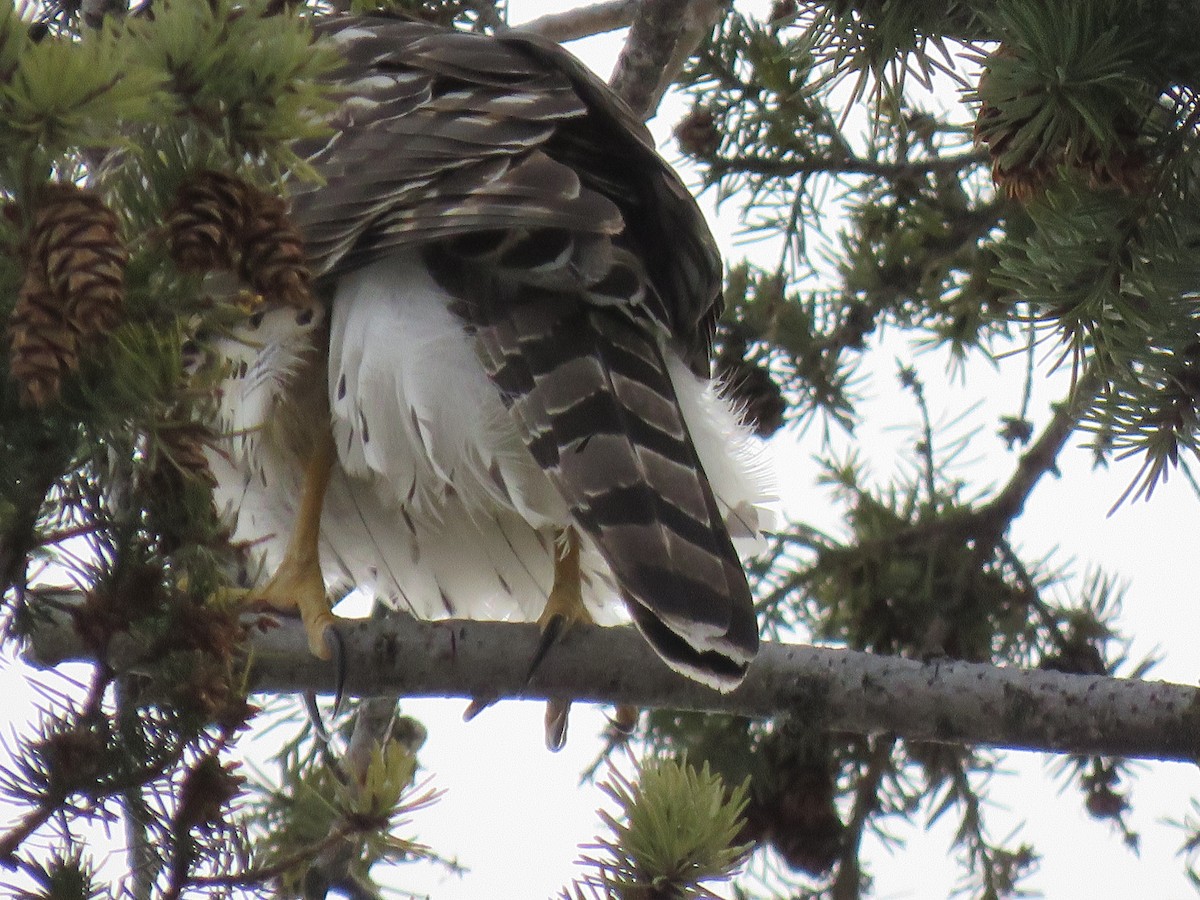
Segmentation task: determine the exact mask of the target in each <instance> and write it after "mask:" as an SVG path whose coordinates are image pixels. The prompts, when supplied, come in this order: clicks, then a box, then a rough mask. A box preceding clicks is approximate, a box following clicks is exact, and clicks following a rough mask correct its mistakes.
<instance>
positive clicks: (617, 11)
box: [513, 0, 640, 44]
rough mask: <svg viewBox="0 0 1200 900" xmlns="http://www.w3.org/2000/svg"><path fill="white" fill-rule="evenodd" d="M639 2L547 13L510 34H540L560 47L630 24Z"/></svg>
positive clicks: (619, 1)
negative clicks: (560, 45) (519, 32)
mask: <svg viewBox="0 0 1200 900" xmlns="http://www.w3.org/2000/svg"><path fill="white" fill-rule="evenodd" d="M638 6H640V3H639V0H609V2H607V3H597V4H595V5H593V6H583V7H580V8H578V9H569V10H566V11H565V12H560V13H550V14H548V15H545V16H539V17H538V18H536V19H530V20H529V21H528V22H522V23H520V24H519V25H514V26H513V31H523V32H528V33H530V34H540V35H541V36H542V37H544V38H549V39H550V40H552V41H557V42H558V43H560V44H562V43H565V42H567V41H577V40H579V39H580V38H585V37H591V36H592V35H593V34H604V33H605V32H607V31H616V30H617V29H618V28H625V27H627V26H628V25H629V23H630V22H632V21H633V16H634V13H636V12H637V9H638Z"/></svg>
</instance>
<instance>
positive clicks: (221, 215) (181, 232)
mask: <svg viewBox="0 0 1200 900" xmlns="http://www.w3.org/2000/svg"><path fill="white" fill-rule="evenodd" d="M256 194H257V191H255V189H254V188H252V187H250V185H248V184H246V182H244V181H242V180H241V179H240V178H236V177H234V176H232V175H226V174H225V173H223V172H214V171H211V170H208V171H203V172H198V173H197V174H196V175H195V176H193V177H192V178H191V179H189V180H188V181H187V182H185V183H184V184H183V185H182V186H181V187H180V188H179V191H178V193H177V194H176V198H175V205H174V207H172V209H171V212H170V213H169V214H168V215H167V235H168V237H167V240H168V243H169V246H170V248H171V258H172V259H173V260H174V261H175V264H176V265H177V266H178V267H179V268H180V269H181V270H182V271H185V272H211V271H214V270H219V269H228V268H231V267H232V266H233V263H234V259H235V256H236V253H237V248H238V245H239V243H240V241H241V235H242V231H243V230H244V229H245V227H246V220H247V218H248V217H249V215H250V208H251V206H252V204H253V201H254V198H255V196H256Z"/></svg>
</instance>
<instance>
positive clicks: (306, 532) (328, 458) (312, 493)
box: [247, 429, 336, 659]
mask: <svg viewBox="0 0 1200 900" xmlns="http://www.w3.org/2000/svg"><path fill="white" fill-rule="evenodd" d="M335 454H336V451H335V449H334V446H333V434H332V433H331V432H330V431H329V430H328V429H322V433H321V435H320V437H318V438H317V439H316V443H315V445H314V446H313V450H312V454H311V456H309V458H308V462H307V463H306V464H305V466H304V479H303V482H302V483H301V486H300V505H299V507H298V508H297V510H296V521H295V524H294V525H293V527H292V534H291V537H290V538H289V539H288V545H287V549H286V550H285V551H284V555H283V562H282V563H281V564H280V566H279V568H278V569H277V570H276V571H275V574H274V575H273V576H271V580H270V581H268V582H267V583H266V584H265V585H264V586H263V587H262V588H260V589H258V590H254V591H251V592H250V595H249V597H248V598H247V599H248V600H249V601H250V602H252V603H266V604H267V605H269V606H271V607H273V608H275V609H278V610H281V611H290V610H297V611H298V612H299V613H300V620H301V621H302V622H303V623H304V631H305V633H307V635H308V647H309V649H310V650H311V651H312V652H313V655H314V656H317V657H319V658H321V659H329V658H330V656H331V655H332V652H331V650H330V648H329V645H328V643H327V641H326V634H325V633H326V631H327V629H329V627H330V626H331V625H333V622H334V616H333V612H332V606H331V605H330V603H329V595H328V594H327V593H326V591H325V577H324V575H323V574H322V573H321V556H320V547H319V539H320V534H321V507H322V505H323V504H324V502H325V491H326V489H327V488H328V487H329V477H330V473H331V472H332V470H333V461H334V456H335Z"/></svg>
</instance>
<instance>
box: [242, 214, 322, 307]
mask: <svg viewBox="0 0 1200 900" xmlns="http://www.w3.org/2000/svg"><path fill="white" fill-rule="evenodd" d="M241 250H242V263H241V269H242V277H243V278H245V279H246V281H247V282H249V284H250V286H251V287H253V288H254V289H255V290H256V291H258V292H259V293H260V294H262V295H263V296H264V297H265V298H267V299H268V300H271V301H275V302H278V303H283V304H285V305H287V306H292V307H295V308H296V309H308V308H311V307H312V306H313V304H314V301H313V297H312V292H311V291H310V290H309V280H310V276H309V273H308V266H307V264H306V262H305V256H304V238H303V237H301V235H300V232H299V230H298V229H297V228H296V227H295V226H294V225H292V223H291V222H290V221H289V220H288V217H287V204H286V203H284V202H283V201H282V200H281V199H279V198H278V197H274V196H271V195H270V194H264V193H257V192H256V195H255V197H254V201H253V203H252V206H251V210H250V214H249V216H248V217H247V220H246V227H245V229H244V230H243V232H242V237H241Z"/></svg>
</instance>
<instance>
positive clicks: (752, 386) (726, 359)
mask: <svg viewBox="0 0 1200 900" xmlns="http://www.w3.org/2000/svg"><path fill="white" fill-rule="evenodd" d="M714 375H716V378H717V380H718V382H719V383H720V384H721V386H722V387H721V392H722V393H723V394H724V395H725V396H726V397H727V398H729V399H730V400H731V401H733V402H734V403H735V404H736V405H737V406H738V407H740V408H741V410H742V415H743V418H744V420H745V421H746V423H747V424H748V425H750V427H751V428H753V429H754V433H755V434H757V435H758V436H759V437H761V438H769V437H770V436H771V435H773V434H774V433H775V432H776V431H778V430H779V429H780V428H782V427H783V415H784V413H785V412H787V400H786V399H784V396H783V391H782V389H781V388H780V387H779V385H778V384H776V383H775V379H773V378H772V377H771V373H770V372H768V371H767V370H766V368H764V367H763V366H762V365H760V364H758V363H755V362H753V361H751V360H749V359H747V358H746V345H745V342H744V341H741V340H738V339H735V338H731V339H729V340H728V341H727V343H726V345H725V346H724V347H723V348H722V350H721V353H720V355H719V356H718V357H717V362H716V366H715V368H714Z"/></svg>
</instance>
